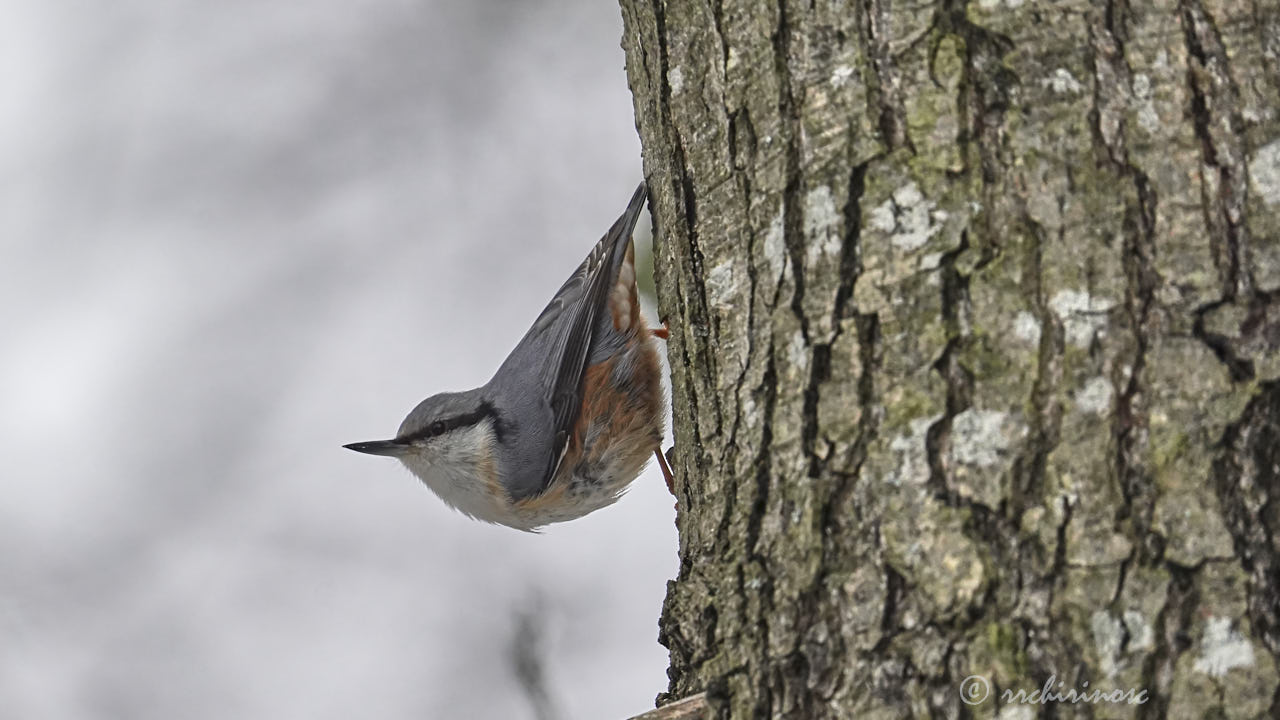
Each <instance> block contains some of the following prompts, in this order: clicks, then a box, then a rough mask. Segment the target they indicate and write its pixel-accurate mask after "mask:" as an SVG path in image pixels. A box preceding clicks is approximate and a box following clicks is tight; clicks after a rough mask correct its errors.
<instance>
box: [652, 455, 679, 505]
mask: <svg viewBox="0 0 1280 720" xmlns="http://www.w3.org/2000/svg"><path fill="white" fill-rule="evenodd" d="M673 449H674V448H673ZM653 454H654V455H656V456H657V457H658V467H660V468H662V476H663V477H664V478H666V479H667V490H668V491H669V492H670V493H671V494H672V495H675V494H676V478H675V476H674V475H672V474H671V466H670V465H668V464H667V458H666V457H665V456H664V455H663V454H662V450H661V449H657V450H654V451H653Z"/></svg>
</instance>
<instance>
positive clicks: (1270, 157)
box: [1249, 140, 1280, 205]
mask: <svg viewBox="0 0 1280 720" xmlns="http://www.w3.org/2000/svg"><path fill="white" fill-rule="evenodd" d="M1249 180H1250V182H1251V183H1252V185H1253V191H1254V192H1256V193H1257V194H1258V197H1259V198H1261V199H1262V202H1264V203H1266V204H1267V205H1280V140H1276V141H1274V142H1270V143H1267V144H1266V145H1263V146H1262V147H1260V148H1258V151H1257V152H1255V153H1254V154H1253V158H1252V159H1251V160H1250V161H1249Z"/></svg>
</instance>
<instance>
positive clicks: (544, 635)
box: [0, 0, 676, 720]
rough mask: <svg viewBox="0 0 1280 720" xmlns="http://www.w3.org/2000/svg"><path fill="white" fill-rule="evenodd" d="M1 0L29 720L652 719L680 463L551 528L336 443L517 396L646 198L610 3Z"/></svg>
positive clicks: (5, 514) (4, 490)
mask: <svg viewBox="0 0 1280 720" xmlns="http://www.w3.org/2000/svg"><path fill="white" fill-rule="evenodd" d="M3 8H4V13H3V18H4V20H3V23H0V717H3V718H23V719H25V718H53V719H57V718H75V719H77V720H79V719H82V718H131V719H132V718H166V719H168V718H177V717H180V718H248V717H262V718H267V717H270V718H286V717H287V718H349V717H375V718H408V717H413V718H524V717H533V716H534V710H533V708H534V706H535V705H538V706H543V707H544V714H547V713H548V712H550V713H554V714H557V715H559V716H562V717H566V718H574V719H576V720H589V719H590V720H610V719H612V718H623V717H626V716H628V715H629V714H633V713H636V712H639V711H641V710H643V709H645V708H648V707H650V706H651V704H652V700H653V697H654V695H655V693H657V692H658V691H660V690H663V689H665V686H666V680H665V674H664V668H665V666H666V651H665V650H664V649H663V648H661V647H660V646H659V645H658V644H657V643H656V640H655V637H656V634H657V616H658V613H659V610H660V605H661V601H662V597H663V593H664V591H665V581H666V580H667V579H668V578H669V577H671V576H672V575H673V574H674V572H675V570H676V567H675V564H676V556H675V542H676V538H675V532H674V528H673V525H672V521H673V510H672V504H673V500H672V498H671V496H670V495H669V494H667V491H666V489H665V487H664V486H663V483H662V480H661V477H660V475H659V474H658V473H657V471H656V470H655V469H654V468H652V467H651V468H650V469H649V470H647V471H646V472H645V474H644V475H643V476H641V477H640V479H639V480H638V481H637V482H636V484H635V485H634V486H633V488H632V490H631V492H630V493H629V494H628V495H627V496H626V497H625V498H623V500H622V501H621V502H619V503H618V504H617V505H615V506H614V507H612V508H609V509H606V510H603V511H600V512H598V513H596V514H594V515H591V516H588V517H587V518H584V519H582V520H579V521H576V522H574V523H569V524H565V525H558V526H552V527H551V528H549V529H548V530H547V531H546V532H545V533H544V534H543V535H541V536H531V535H526V534H523V533H519V532H516V531H513V530H509V529H506V528H500V527H494V526H488V525H484V524H481V523H477V522H474V521H471V520H468V519H466V518H464V517H463V516H461V515H458V514H455V513H453V512H452V511H450V510H449V509H448V508H446V507H445V506H444V505H443V504H442V503H441V502H440V501H439V500H438V499H436V498H435V497H434V496H433V495H431V493H430V492H429V491H428V490H427V489H426V488H424V487H423V486H421V485H420V484H419V483H418V482H417V481H416V480H414V479H413V478H412V476H410V475H409V474H408V472H407V471H405V470H404V469H403V468H401V467H400V466H399V465H398V464H397V463H395V462H394V461H392V460H389V459H385V458H373V457H369V456H363V455H357V454H355V453H352V452H349V451H347V450H344V449H342V448H341V445H342V444H343V443H347V442H353V441H358V440H368V439H374V438H380V437H384V436H387V435H389V434H391V433H393V431H394V430H395V428H396V427H397V425H398V424H399V422H400V419H401V418H402V417H403V415H404V413H405V412H407V411H408V410H409V408H411V407H412V406H413V405H414V404H415V403H417V401H418V400H420V399H421V398H422V397H424V396H426V395H428V394H431V393H433V392H436V391H440V390H446V389H460V388H465V387H471V386H473V385H477V384H479V383H481V382H483V381H485V380H486V379H487V378H488V377H489V375H490V374H491V373H492V371H493V370H494V369H495V368H496V367H497V365H498V364H499V362H500V361H501V360H502V358H503V357H504V356H505V354H506V352H507V351H508V350H509V349H510V348H511V347H512V346H513V345H514V344H515V341H516V340H517V339H518V338H519V337H520V335H521V334H523V332H524V330H525V328H526V327H527V326H528V325H529V324H530V323H531V322H532V320H533V318H534V317H535V316H536V314H537V313H538V311H539V310H540V309H541V307H542V306H543V305H544V304H545V302H546V301H547V299H549V297H550V295H551V294H552V292H554V290H555V289H556V288H557V287H559V285H560V283H561V282H562V281H563V280H564V279H565V277H567V276H568V274H569V273H570V272H571V271H572V269H573V268H574V267H575V266H576V265H577V263H578V262H579V261H580V260H581V259H582V257H583V256H584V255H585V254H586V252H587V251H588V250H589V248H590V246H591V245H592V244H593V243H594V242H595V241H596V239H597V238H598V237H599V236H600V234H601V233H602V232H603V231H604V230H605V229H606V228H607V227H608V226H609V224H610V223H611V222H612V221H613V219H614V217H615V216H616V215H617V213H619V212H620V211H621V210H622V207H623V205H624V204H625V202H626V200H627V198H628V197H629V196H630V194H631V191H632V190H633V189H634V187H635V184H636V183H637V182H638V181H639V179H640V147H639V142H638V140H637V138H636V134H635V129H634V122H633V117H632V110H631V101H630V95H629V92H628V89H627V84H626V77H625V75H624V72H623V56H622V51H621V50H620V49H619V37H620V34H621V19H620V16H619V11H618V8H617V6H616V4H614V3H612V2H609V1H607V0H606V1H604V2H601V1H600V0H539V1H530V2H525V1H520V0H505V1H502V0H362V1H361V2H340V1H339V0H311V1H310V2H307V3H283V2H276V3H264V2H246V1H244V0H227V1H224V2H217V3H214V2H200V1H197V0H113V2H109V3H106V2H99V1H98V0H5V2H4V3H3ZM642 223H643V224H644V227H646V228H647V223H648V220H647V215H646V218H645V219H644V220H642ZM641 232H647V230H642V231H641ZM522 616H523V617H525V618H527V620H526V621H525V622H523V623H522V622H520V621H519V620H518V618H520V617H522ZM520 638H523V639H524V642H518V639H520ZM516 644H519V645H520V646H521V647H522V648H523V650H522V651H521V652H516V651H515V650H514V649H513V647H514V645H516ZM521 654H523V657H524V658H525V660H526V661H528V660H529V659H530V658H532V659H533V661H534V662H535V664H536V665H538V667H537V668H536V669H535V670H536V671H535V672H534V673H533V675H534V676H535V678H534V679H535V681H536V679H537V678H536V676H537V675H539V674H540V675H541V678H542V680H543V681H545V685H544V686H543V688H542V689H543V690H545V691H546V697H543V698H541V699H538V698H537V695H538V692H540V691H538V690H536V689H535V691H534V692H533V699H532V701H531V695H530V693H529V692H527V691H526V690H524V689H522V685H521V682H520V680H519V678H518V673H517V672H516V669H515V668H516V663H514V658H515V656H517V655H521ZM525 676H526V679H527V678H528V676H529V673H528V672H526V673H525ZM546 706H550V707H551V710H550V711H546V710H545V708H546Z"/></svg>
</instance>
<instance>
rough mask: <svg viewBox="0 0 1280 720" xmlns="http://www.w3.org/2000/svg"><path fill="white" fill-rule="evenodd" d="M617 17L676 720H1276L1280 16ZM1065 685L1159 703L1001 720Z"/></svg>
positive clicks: (894, 9)
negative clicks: (663, 524) (664, 483)
mask: <svg viewBox="0 0 1280 720" xmlns="http://www.w3.org/2000/svg"><path fill="white" fill-rule="evenodd" d="M621 5H622V9H623V17H624V21H625V34H624V38H623V46H624V48H625V50H626V57H627V73H628V77H629V79H630V83H631V87H632V90H633V93H634V98H635V110H636V119H637V126H638V128H639V131H640V136H641V140H642V143H643V147H644V159H645V174H646V177H647V178H648V180H649V183H650V187H651V188H652V190H653V207H654V211H655V216H656V223H657V225H656V229H657V237H658V242H657V243H656V245H657V247H656V249H655V258H656V265H657V278H658V289H659V299H660V306H661V311H662V313H663V314H664V315H665V316H666V317H667V319H668V320H669V321H670V326H671V341H670V343H669V346H668V352H669V357H670V360H671V366H672V382H673V389H674V401H673V405H674V409H675V427H674V441H675V448H676V451H675V470H676V475H677V482H676V490H677V494H678V501H679V514H678V519H677V523H678V525H679V530H680V550H679V551H680V559H681V566H680V573H679V577H678V579H677V580H675V581H674V582H672V583H671V585H670V588H669V592H668V596H667V602H666V605H665V607H664V611H663V617H662V620H661V631H660V639H661V642H663V643H664V644H665V645H666V646H667V647H668V648H669V649H670V652H671V667H670V671H669V672H670V679H671V685H670V688H669V692H668V694H667V695H666V696H665V697H664V698H660V699H663V700H665V699H666V698H673V699H674V698H680V697H684V696H687V695H691V694H693V693H696V692H699V691H703V690H705V691H707V693H708V700H709V702H710V704H711V706H712V710H713V711H714V713H715V714H716V716H717V717H732V718H775V717H778V718H780V717H786V718H792V717H797V718H835V717H855V716H856V717H884V718H898V717H907V716H915V717H922V716H938V717H958V716H966V715H968V714H973V715H976V716H981V717H990V716H993V715H994V714H996V713H997V712H1001V713H1002V714H1001V717H1005V716H1006V715H1007V716H1008V717H1029V716H1030V715H1031V714H1032V713H1035V714H1040V713H1050V714H1053V715H1054V716H1060V717H1077V716H1079V717H1084V716H1096V717H1144V718H1146V717H1160V716H1164V715H1169V716H1177V717H1184V716H1185V717H1203V716H1213V717H1228V718H1237V717H1239V718H1250V717H1272V718H1276V717H1280V694H1278V692H1277V684H1278V674H1277V665H1278V661H1277V659H1278V657H1280V609H1278V608H1280V380H1278V379H1277V378H1280V242H1278V238H1280V57H1278V54H1280V3H1278V2H1276V0H1239V1H1237V0H1154V1H1153V2H1149V3H1138V2H1134V1H1132V0H1130V1H1129V2H1126V1H1125V0H1110V1H1108V0H1094V1H1093V2H1082V1H1080V0H1067V1H1064V2H1038V1H1036V0H973V1H972V2H969V3H966V2H964V1H963V0H943V1H942V2H933V3H928V2H925V3H918V4H895V3H892V2H891V0H850V1H848V2H837V1H833V0H814V1H813V2H800V1H798V0H786V1H784V2H782V3H780V4H772V3H763V2H759V1H758V0H749V1H744V0H709V1H702V0H621ZM970 675H982V676H984V677H986V678H987V679H988V680H989V682H990V685H991V690H992V692H991V697H990V698H989V699H987V700H986V701H985V702H982V703H978V704H974V705H970V704H968V703H966V702H963V701H962V697H961V695H960V693H959V685H960V683H961V680H962V679H963V678H966V677H967V676H970ZM1051 676H1052V677H1054V678H1055V680H1056V681H1060V682H1063V683H1064V686H1065V687H1066V688H1076V689H1079V688H1082V687H1086V686H1085V685H1084V683H1086V682H1087V683H1088V685H1087V689H1090V690H1092V689H1102V690H1109V689H1113V688H1119V689H1129V688H1134V689H1138V690H1146V692H1147V694H1148V696H1149V700H1148V702H1146V703H1145V704H1141V705H1127V704H1108V703H1097V704H1087V703H1082V704H1074V705H1073V704H1061V703H1060V704H1050V705H1028V706H1023V707H1013V706H1010V707H1006V708H1004V709H1003V711H1002V709H1001V700H1000V698H999V695H1000V691H1002V690H1003V689H1006V688H1007V689H1012V690H1018V689H1025V690H1026V691H1028V692H1030V691H1032V690H1034V689H1037V688H1040V687H1041V686H1042V685H1043V684H1044V683H1045V682H1046V681H1047V680H1049V678H1050V677H1051ZM968 699H973V698H968Z"/></svg>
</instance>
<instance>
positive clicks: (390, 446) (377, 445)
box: [342, 440, 409, 457]
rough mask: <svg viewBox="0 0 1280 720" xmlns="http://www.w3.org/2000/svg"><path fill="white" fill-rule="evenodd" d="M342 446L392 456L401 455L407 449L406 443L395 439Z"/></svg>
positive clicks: (371, 453) (372, 453)
mask: <svg viewBox="0 0 1280 720" xmlns="http://www.w3.org/2000/svg"><path fill="white" fill-rule="evenodd" d="M342 447H344V448H346V449H348V450H355V451H356V452H362V453H368V454H369V455H390V456H392V457H398V456H400V455H403V454H404V453H405V451H406V450H408V449H409V446H408V445H406V444H404V443H400V442H396V441H395V440H371V441H369V442H358V443H351V444H350V445H343V446H342Z"/></svg>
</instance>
